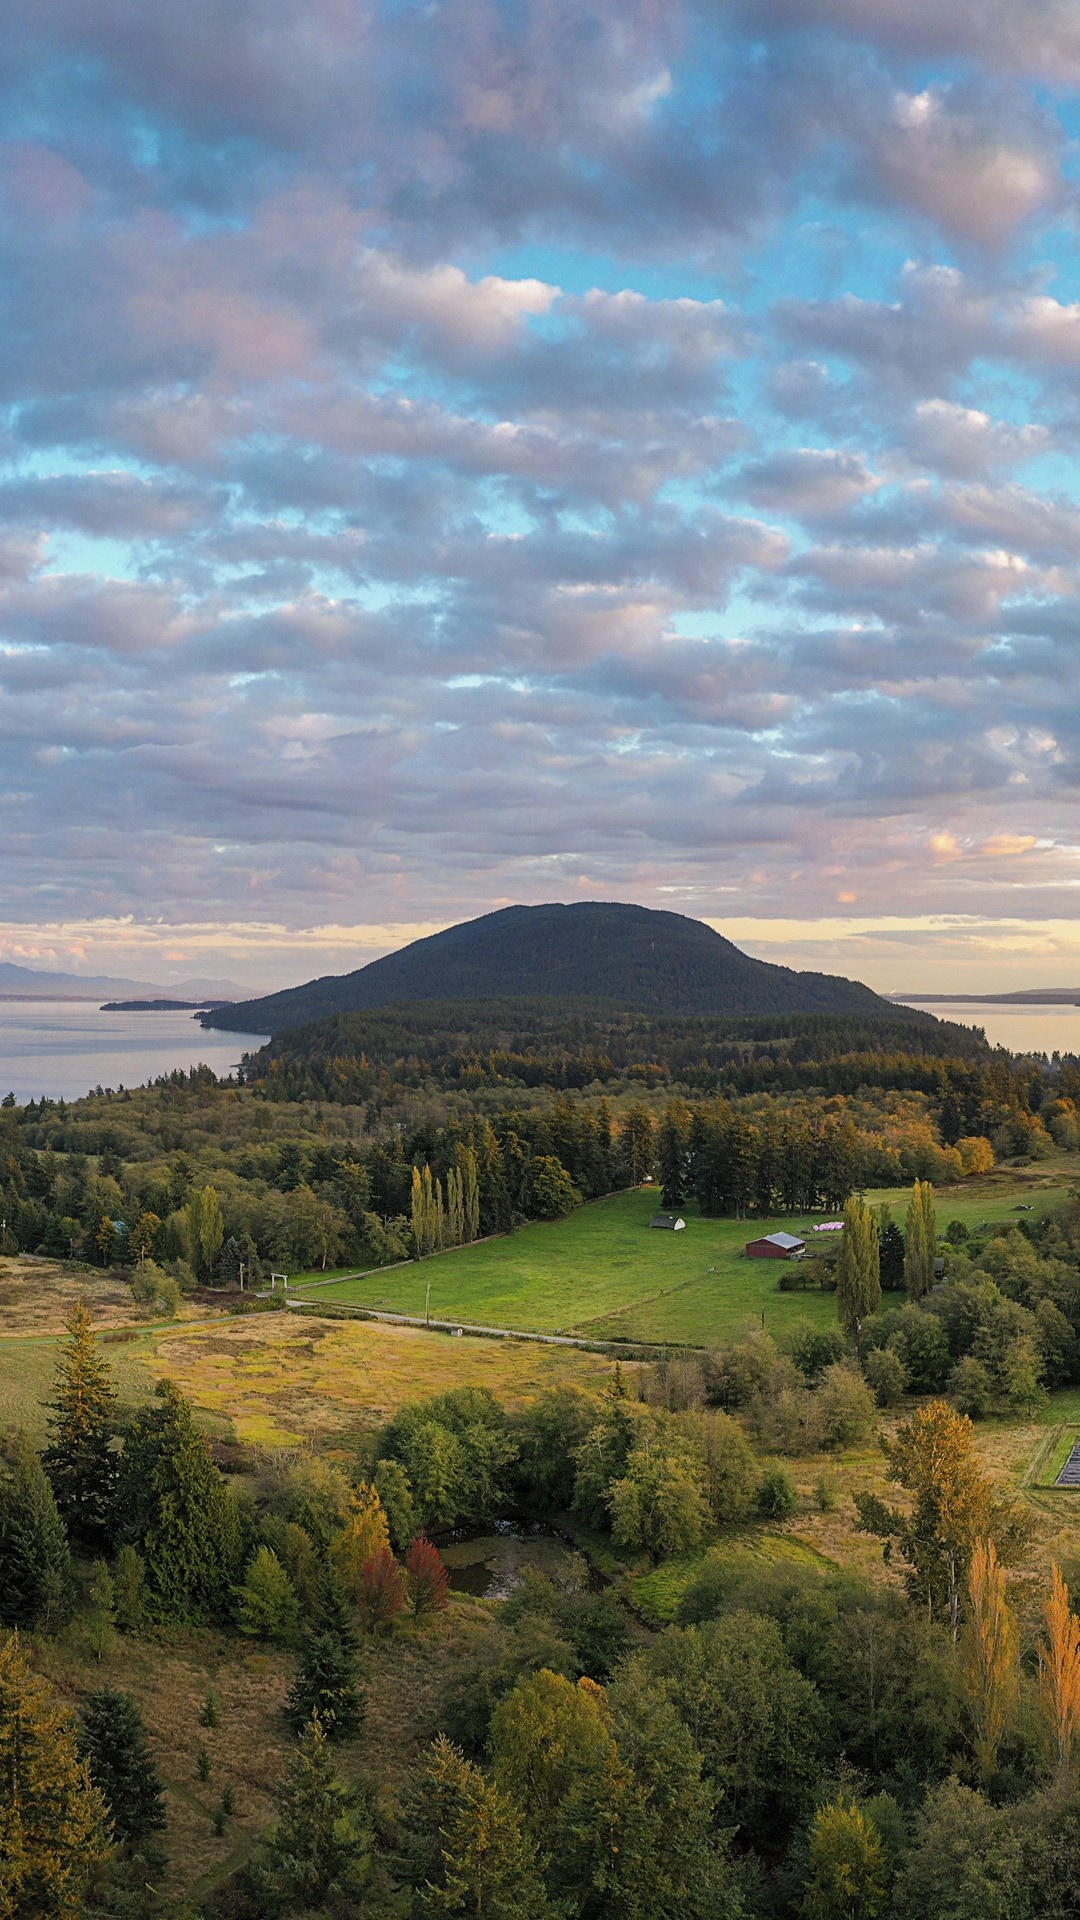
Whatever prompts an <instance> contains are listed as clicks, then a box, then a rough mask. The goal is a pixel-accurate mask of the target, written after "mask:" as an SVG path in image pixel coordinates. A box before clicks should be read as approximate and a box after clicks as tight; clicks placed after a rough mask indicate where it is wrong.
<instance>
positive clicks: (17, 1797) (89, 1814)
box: [0, 1633, 110, 1920]
mask: <svg viewBox="0 0 1080 1920" xmlns="http://www.w3.org/2000/svg"><path fill="white" fill-rule="evenodd" d="M109 1854H110V1846H109V1837H108V1826H107V1819H106V1809H105V1802H104V1801H103V1799H102V1797H101V1795H100V1793H99V1792H98V1790H97V1788H96V1787H93V1786H91V1784H90V1776H89V1773H88V1772H87V1768H86V1762H85V1761H83V1760H81V1759H80V1758H79V1754H78V1749H77V1748H76V1745H75V1733H74V1729H73V1727H72V1724H71V1721H70V1719H69V1717H68V1715H67V1714H66V1713H65V1711H64V1710H63V1708H62V1707H61V1706H60V1705H59V1704H58V1702H57V1701H56V1699H55V1698H54V1697H53V1694H52V1692H51V1690H50V1688H49V1687H48V1686H47V1685H46V1682H45V1681H44V1680H43V1679H41V1677H40V1676H39V1675H38V1674H36V1673H34V1671H33V1670H32V1668H31V1666H30V1662H29V1659H28V1658H27V1654H26V1650H25V1648H24V1646H23V1644H22V1642H21V1641H20V1639H19V1636H18V1634H17V1633H15V1634H12V1635H11V1637H10V1639H8V1640H6V1641H5V1642H4V1644H3V1646H0V1912H2V1913H3V1915H4V1916H5V1920H74V1917H75V1916H76V1915H78V1914H81V1913H82V1911H83V1902H84V1896H85V1894H86V1892H87V1890H88V1888H89V1887H90V1886H91V1885H92V1884H93V1882H94V1881H95V1879H96V1878H97V1877H98V1876H99V1875H100V1873H101V1871H102V1869H103V1867H104V1865H105V1863H106V1861H107V1860H108V1858H109Z"/></svg>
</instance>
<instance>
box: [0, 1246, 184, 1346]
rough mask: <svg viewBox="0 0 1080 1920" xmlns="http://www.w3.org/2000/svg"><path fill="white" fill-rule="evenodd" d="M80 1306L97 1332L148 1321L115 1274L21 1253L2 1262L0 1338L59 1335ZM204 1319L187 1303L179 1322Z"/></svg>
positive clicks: (0, 1269) (0, 1277)
mask: <svg viewBox="0 0 1080 1920" xmlns="http://www.w3.org/2000/svg"><path fill="white" fill-rule="evenodd" d="M78 1300H85V1302H86V1304H87V1306H88V1307H89V1309H90V1312H91V1315H92V1316H93V1320H94V1324H95V1325H96V1326H99V1327H132V1326H139V1325H145V1323H146V1320H147V1318H148V1315H147V1312H146V1309H145V1307H141V1306H140V1305H139V1303H138V1301H136V1300H133V1299H132V1296H131V1288H130V1287H129V1286H128V1285H127V1282H126V1281H124V1280H121V1279H119V1278H118V1277H117V1275H115V1274H112V1273H108V1272H100V1273H99V1272H97V1271H96V1270H95V1269H94V1268H92V1267H76V1266H67V1265H65V1263H64V1262H63V1261H60V1260H39V1259H37V1258H36V1257H34V1256H32V1255H30V1254H25V1253H20V1254H16V1255H14V1256H0V1334H2V1335H10V1334H48V1333H63V1331H64V1321H65V1320H66V1318H67V1316H68V1314H69V1313H70V1312H71V1309H72V1307H73V1306H74V1305H75V1303H76V1301H78ZM205 1313H206V1309H205V1308H204V1307H198V1306H194V1305H193V1304H191V1303H190V1302H188V1301H185V1302H184V1303H183V1305H182V1306H181V1308H180V1313H179V1316H178V1317H179V1318H180V1319H199V1318H202V1317H204V1316H205Z"/></svg>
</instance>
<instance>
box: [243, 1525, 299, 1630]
mask: <svg viewBox="0 0 1080 1920" xmlns="http://www.w3.org/2000/svg"><path fill="white" fill-rule="evenodd" d="M298 1616H299V1610H298V1607H297V1601H296V1592H295V1589H294V1587H293V1583H292V1581H291V1580H290V1579H289V1576H288V1574H287V1573H286V1571H285V1569H284V1567H283V1566H282V1564H281V1561H280V1560H279V1559H278V1557H277V1554H276V1553H274V1552H273V1550H272V1549H271V1548H270V1547H259V1548H257V1549H256V1551H255V1553H253V1554H252V1557H251V1560H250V1562H249V1563H248V1568H247V1572H246V1573H245V1575H244V1579H243V1582H242V1584H241V1586H240V1589H239V1591H238V1593H237V1596H236V1621H237V1625H238V1626H239V1628H240V1631H241V1633H246V1634H248V1635H250V1637H251V1638H252V1639H255V1640H272V1641H274V1642H275V1643H276V1644H277V1645H278V1646H288V1645H289V1644H290V1642H291V1641H292V1640H294V1639H295V1637H296V1626H297V1619H298Z"/></svg>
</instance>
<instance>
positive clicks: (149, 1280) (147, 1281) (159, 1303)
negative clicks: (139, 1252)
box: [131, 1260, 180, 1318]
mask: <svg viewBox="0 0 1080 1920" xmlns="http://www.w3.org/2000/svg"><path fill="white" fill-rule="evenodd" d="M131 1291H132V1293H133V1294H134V1296H135V1298H136V1300H137V1301H138V1302H139V1304H140V1306H144V1307H147V1308H149V1310H150V1312H151V1313H161V1314H165V1315H166V1316H167V1317H170V1318H171V1317H173V1316H174V1315H176V1314H177V1313H179V1311H180V1285H179V1282H178V1281H177V1280H175V1279H174V1278H173V1276H172V1274H171V1273H166V1272H165V1270H164V1268H162V1267H159V1266H158V1264H157V1261H156V1260H140V1261H139V1264H138V1266H137V1267H136V1269H135V1271H134V1273H133V1274H132V1276H131Z"/></svg>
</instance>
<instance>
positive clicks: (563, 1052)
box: [243, 999, 991, 1103]
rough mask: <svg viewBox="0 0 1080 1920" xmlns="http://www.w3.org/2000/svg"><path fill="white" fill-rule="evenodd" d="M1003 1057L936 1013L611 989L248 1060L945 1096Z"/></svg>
mask: <svg viewBox="0 0 1080 1920" xmlns="http://www.w3.org/2000/svg"><path fill="white" fill-rule="evenodd" d="M990 1058H991V1054H990V1049H989V1048H988V1046H987V1044H986V1041H985V1040H984V1039H983V1037H982V1035H981V1034H980V1033H977V1032H976V1031H975V1030H974V1028H971V1027H962V1026H953V1025H951V1024H950V1023H949V1022H947V1021H944V1020H934V1019H931V1018H929V1017H928V1016H926V1015H923V1016H922V1017H921V1018H916V1019H915V1020H909V1019H895V1020H879V1019H878V1018H877V1017H876V1016H871V1017H869V1018H868V1017H867V1016H866V1015H865V1014H771V1015H770V1014H759V1015H757V1016H743V1017H727V1018H723V1017H720V1018H718V1017H715V1016H714V1017H708V1016H705V1015H701V1014H651V1013H641V1012H637V1011H634V1010H632V1009H629V1008H625V1007H611V1006H608V1005H606V1004H605V1003H604V1002H602V1001H599V1000H578V1001H570V1000H554V999H544V1000H490V1001H479V1000H457V1001H427V1002H425V1003H424V1004H423V1005H420V1006H417V1005H415V1004H414V1005H412V1006H398V1007H387V1008H374V1009H372V1010H371V1011H369V1012H366V1013H341V1014H331V1015H329V1016H328V1017H327V1018H326V1019H324V1020H316V1021H314V1022H312V1023H311V1025H309V1026H304V1027H296V1028H290V1029H289V1030H288V1031H287V1032H285V1033H283V1034H281V1035H279V1037H278V1038H277V1039H275V1040H271V1041H270V1042H269V1043H268V1045H266V1046H265V1047H262V1048H261V1049H260V1050H259V1052H258V1053H255V1054H252V1055H249V1056H248V1058H247V1059H246V1061H245V1063H244V1070H243V1077H244V1079H245V1080H247V1081H248V1082H249V1083H258V1084H261V1085H262V1086H263V1087H264V1088H265V1090H266V1091H267V1092H268V1093H270V1094H271V1095H272V1096H273V1097H274V1098H276V1099H285V1100H295V1099H320V1100H321V1099H329V1100H335V1101H344V1102H346V1103H361V1102H364V1101H370V1100H373V1099H375V1100H378V1101H380V1102H386V1101H388V1100H390V1099H391V1098H392V1097H393V1095H394V1093H395V1091H396V1092H400V1090H401V1089H402V1088H412V1089H421V1088H422V1089H426V1090H429V1091H431V1090H435V1089H438V1090H439V1091H441V1092H447V1093H448V1092H457V1093H465V1094H476V1093H478V1092H479V1091H480V1090H481V1089H485V1088H486V1089H488V1090H490V1089H493V1088H502V1089H505V1088H511V1087H513V1088H525V1087H527V1088H531V1089H534V1090H536V1089H541V1088H543V1089H546V1090H548V1091H562V1090H565V1089H570V1088H582V1089H583V1088H587V1087H603V1088H604V1089H605V1091H615V1090H617V1089H620V1088H622V1089H628V1090H633V1089H638V1090H641V1089H644V1088H647V1087H673V1088H674V1087H678V1088H682V1089H685V1090H687V1091H690V1092H694V1091H708V1092H714V1091H716V1089H717V1088H718V1087H722V1088H724V1089H725V1090H726V1091H727V1092H729V1093H754V1092H759V1091H764V1090H769V1091H777V1090H779V1089H789V1090H795V1089H800V1088H802V1089H809V1088H814V1089H817V1090H819V1091H825V1092H828V1093H851V1092H854V1091H855V1090H856V1089H857V1088H859V1087H863V1086H875V1087H882V1088H904V1089H917V1090H918V1091H920V1092H924V1093H933V1094H936V1093H937V1091H938V1089H939V1087H940V1085H941V1081H942V1075H943V1073H944V1074H946V1075H949V1076H951V1077H952V1078H953V1079H954V1081H955V1082H956V1083H957V1084H966V1083H967V1081H968V1079H970V1077H971V1075H972V1074H974V1075H975V1077H976V1078H977V1077H978V1070H979V1068H980V1067H981V1066H983V1065H984V1064H985V1062H986V1061H988V1060H989V1059H990Z"/></svg>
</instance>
